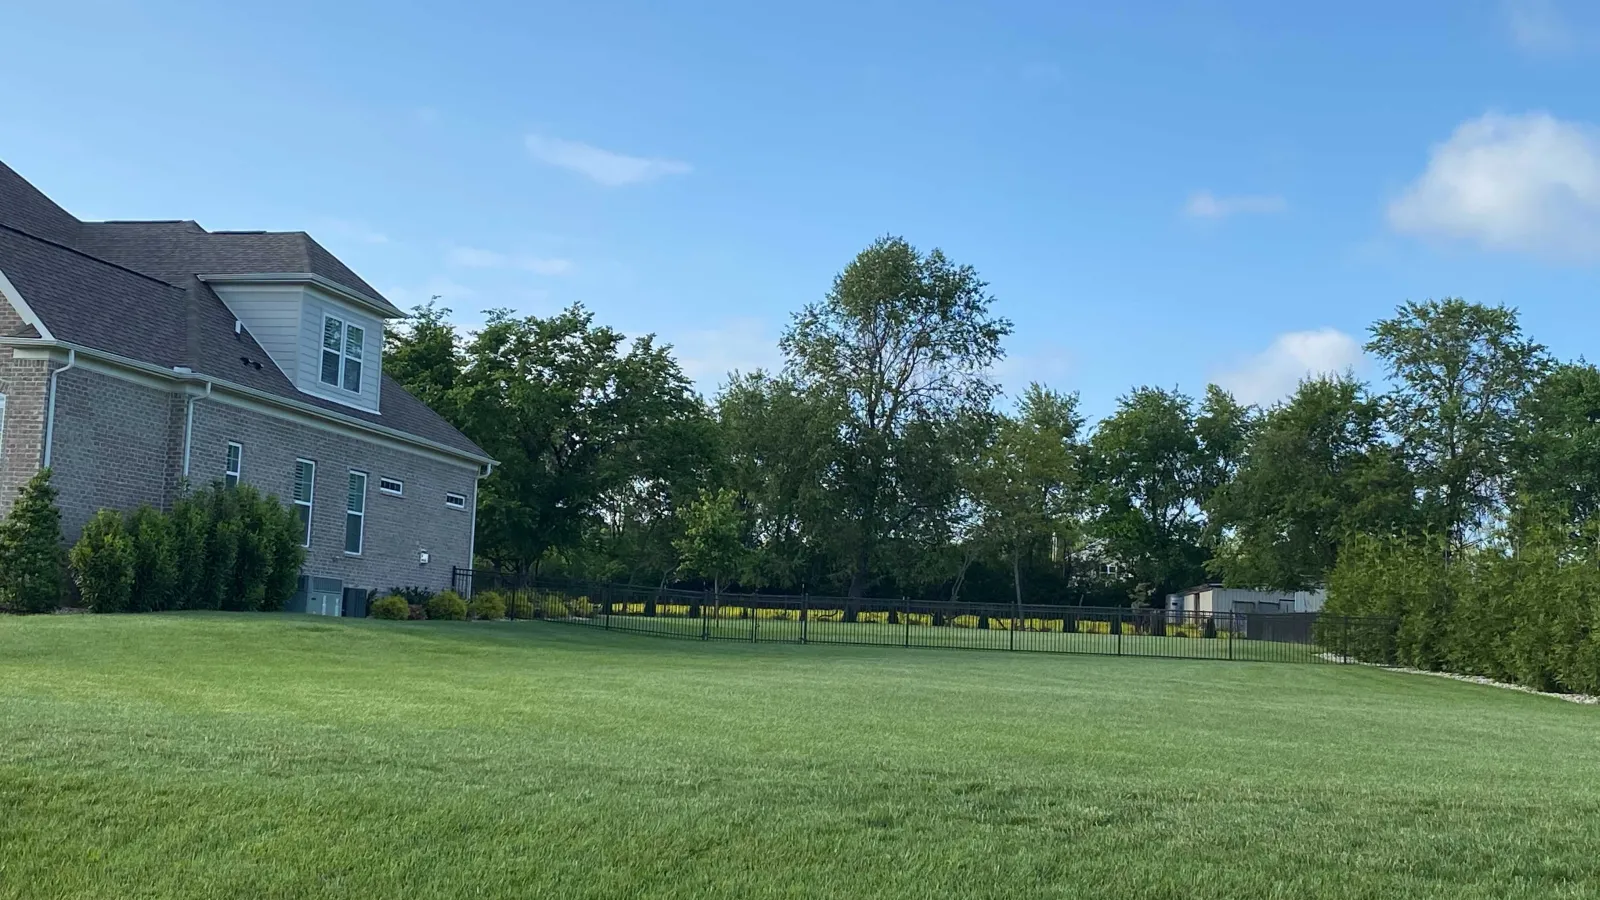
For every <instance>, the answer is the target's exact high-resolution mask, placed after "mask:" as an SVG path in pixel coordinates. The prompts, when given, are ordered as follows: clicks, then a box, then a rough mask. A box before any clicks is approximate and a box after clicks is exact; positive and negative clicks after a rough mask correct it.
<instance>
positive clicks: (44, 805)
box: [0, 614, 1600, 898]
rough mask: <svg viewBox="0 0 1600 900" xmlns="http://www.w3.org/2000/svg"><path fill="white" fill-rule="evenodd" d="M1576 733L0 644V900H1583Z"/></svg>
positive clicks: (1185, 697)
mask: <svg viewBox="0 0 1600 900" xmlns="http://www.w3.org/2000/svg"><path fill="white" fill-rule="evenodd" d="M1596 848H1600V710H1596V709H1594V708H1592V707H1580V706H1575V705H1571V704H1567V703H1563V702H1561V701H1557V700H1552V699H1547V698H1540V697H1533V696H1528V695H1524V694H1518V693H1513V692H1509V691H1500V690H1495V689H1492V688H1483V687H1478V686H1474V685H1468V684H1462V683H1458V682H1452V681H1447V680H1444V679H1433V678H1423V677H1415V676H1406V675H1400V674H1395V673H1389V672H1383V671H1377V670H1372V669H1366V668H1361V667H1342V666H1332V665H1284V664H1270V663H1239V662H1234V663H1229V662H1204V661H1177V660H1156V659H1137V658H1115V657H1110V658H1107V657H1095V656H1069V655H1061V656H1050V655H1030V654H1004V653H975V652H968V651H938V650H905V649H901V648H869V647H841V646H805V647H801V646H787V645H779V644H749V643H747V644H740V643H721V642H705V643H702V642H698V641H677V640H664V639H654V638H648V637H640V636H632V635H619V634H615V633H606V632H604V631H598V630H593V629H586V628H582V627H578V626H572V625H563V624H556V623H503V624H479V623H443V622H376V621H351V620H327V619H315V618H310V617H293V616H273V615H243V614H231V615H230V614H178V615H160V616H156V615H147V616H106V617H91V616H58V617H33V618H0V897H8V898H9V897H28V898H34V897H107V898H111V897H115V898H133V897H176V898H183V897H240V898H244V897H252V898H253V897H408V898H432V897H463V898H464V897H473V898H481V897H519V898H520V897H561V898H566V897H578V898H583V897H680V898H691V897H694V898H701V897H718V898H720V897H726V898H762V897H905V898H912V897H915V898H926V897H1019V898H1020V897H1029V898H1032V897H1084V898H1090V897H1094V898H1160V897H1170V898H1179V897H1182V898H1191V897H1193V898H1244V897H1282V898H1304V897H1371V898H1380V897H1381V898H1393V897H1438V898H1490V897H1493V898H1505V897H1528V898H1534V897H1537V898H1549V897H1579V896H1594V895H1595V894H1596V893H1597V892H1600V853H1597V852H1596Z"/></svg>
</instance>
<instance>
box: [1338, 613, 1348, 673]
mask: <svg viewBox="0 0 1600 900" xmlns="http://www.w3.org/2000/svg"><path fill="white" fill-rule="evenodd" d="M1341 618H1342V619H1343V622H1342V624H1343V626H1344V627H1343V628H1341V629H1340V635H1339V661H1340V662H1345V663H1347V662H1349V661H1350V617H1349V616H1342V617H1341Z"/></svg>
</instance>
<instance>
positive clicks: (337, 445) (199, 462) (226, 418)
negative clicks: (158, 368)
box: [189, 399, 477, 590]
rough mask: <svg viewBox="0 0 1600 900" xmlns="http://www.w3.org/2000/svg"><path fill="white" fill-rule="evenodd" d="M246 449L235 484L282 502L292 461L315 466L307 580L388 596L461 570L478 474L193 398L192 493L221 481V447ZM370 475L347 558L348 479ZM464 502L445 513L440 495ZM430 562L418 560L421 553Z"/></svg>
mask: <svg viewBox="0 0 1600 900" xmlns="http://www.w3.org/2000/svg"><path fill="white" fill-rule="evenodd" d="M229 441H235V442H237V443H239V444H240V445H241V446H242V447H243V449H244V454H243V465H242V466H241V469H242V474H241V477H242V479H243V480H244V481H246V482H248V483H250V484H253V485H255V486H256V487H258V488H260V489H261V490H262V491H264V492H266V493H270V494H276V495H277V496H278V497H279V498H281V499H283V500H284V501H285V502H288V501H289V498H290V497H291V496H292V495H293V493H294V471H295V459H296V458H297V457H304V458H306V459H310V460H312V461H314V462H315V463H316V464H317V474H316V493H315V502H314V504H313V507H312V519H311V547H310V549H309V550H307V551H306V567H305V573H306V574H307V575H312V576H320V577H325V578H338V579H339V580H341V581H342V582H344V584H345V586H346V587H360V588H368V589H379V590H382V589H386V588H391V587H405V586H410V585H420V586H423V587H428V588H432V589H434V590H440V589H443V588H447V587H449V586H450V567H451V566H462V567H466V566H468V565H470V564H471V562H470V560H469V559H468V553H469V542H470V540H471V521H472V513H471V512H470V510H471V509H472V507H473V505H474V504H475V503H476V501H477V497H476V489H477V478H476V476H477V468H476V467H475V466H473V465H472V464H470V463H447V462H442V461H437V460H434V459H431V458H429V457H426V456H422V455H419V454H416V453H412V452H408V451H405V450H401V449H398V448H393V447H388V446H384V445H381V444H376V443H372V442H369V441H364V440H360V439H357V438H352V437H347V436H344V435H340V434H334V433H331V432H328V431H324V430H322V429H319V428H314V427H311V426H308V425H302V424H298V423H294V422H286V421H281V420H275V419H270V418H267V417H265V416H263V415H261V414H260V413H257V412H253V411H251V410H246V409H241V408H239V407H236V406H231V405H228V404H226V403H223V402H219V401H217V400H214V399H211V400H197V401H195V410H194V437H193V444H192V446H191V448H190V462H189V466H190V468H189V479H190V482H191V483H193V484H196V485H200V484H205V483H207V482H209V481H213V480H216V479H219V478H221V477H222V474H223V470H224V469H225V467H226V464H227V452H228V449H227V448H228V442H229ZM351 469H357V470H360V471H363V472H366V473H367V493H366V509H367V514H366V523H365V527H366V530H365V540H364V542H363V546H362V551H361V555H360V556H347V555H345V552H344V538H345V507H346V497H347V495H348V487H349V472H350V470H351ZM379 478H395V479H399V480H400V481H403V482H404V483H405V492H404V495H403V496H400V497H394V496H390V495H388V494H385V493H383V492H382V491H380V490H379V488H378V479H379ZM447 492H449V493H457V494H462V495H464V496H466V497H467V509H465V510H454V509H448V508H446V507H445V504H444V495H445V494H446V493H447ZM423 550H426V551H427V552H428V555H429V562H428V564H427V565H422V564H421V563H420V562H419V553H420V551H423Z"/></svg>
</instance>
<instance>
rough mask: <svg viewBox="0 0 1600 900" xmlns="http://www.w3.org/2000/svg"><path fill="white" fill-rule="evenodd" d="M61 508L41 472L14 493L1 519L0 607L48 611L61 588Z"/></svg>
mask: <svg viewBox="0 0 1600 900" xmlns="http://www.w3.org/2000/svg"><path fill="white" fill-rule="evenodd" d="M63 568H64V567H63V566H62V553H61V510H59V509H57V508H56V489H55V487H53V486H52V485H51V484H50V470H49V469H40V470H39V472H38V473H37V474H36V475H34V476H33V477H32V478H30V479H28V483H27V484H24V485H23V486H22V488H21V490H19V491H18V492H17V500H16V503H14V504H13V505H12V507H11V515H9V516H7V517H6V518H5V520H4V521H0V605H4V606H8V607H10V608H11V609H13V610H15V611H17V612H31V613H43V612H53V611H55V610H56V609H57V608H59V607H60V606H61V592H62V588H63V587H64V586H65V583H66V582H65V577H64V572H63Z"/></svg>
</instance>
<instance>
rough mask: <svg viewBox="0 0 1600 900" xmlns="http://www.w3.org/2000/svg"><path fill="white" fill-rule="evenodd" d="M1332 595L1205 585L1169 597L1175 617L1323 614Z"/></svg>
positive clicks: (1324, 592) (1323, 592)
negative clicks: (1236, 614) (1230, 614)
mask: <svg viewBox="0 0 1600 900" xmlns="http://www.w3.org/2000/svg"><path fill="white" fill-rule="evenodd" d="M1327 599H1328V592H1327V591H1326V590H1323V589H1321V588H1318V589H1317V590H1315V591H1262V590H1256V589H1253V588H1227V587H1223V586H1222V585H1220V584H1202V585H1198V586H1196V587H1192V588H1189V589H1188V590H1186V591H1183V592H1182V593H1178V594H1169V595H1168V596H1167V610H1168V612H1173V613H1197V612H1207V613H1245V614H1249V613H1313V612H1320V611H1321V610H1322V604H1323V603H1324V602H1325V601H1326V600H1327Z"/></svg>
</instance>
